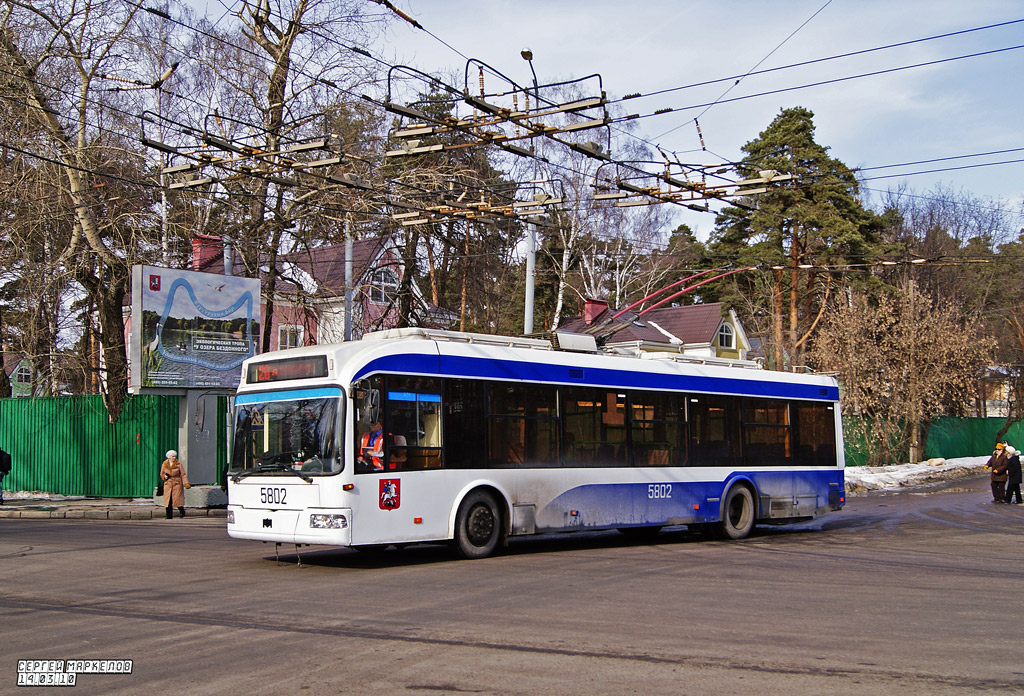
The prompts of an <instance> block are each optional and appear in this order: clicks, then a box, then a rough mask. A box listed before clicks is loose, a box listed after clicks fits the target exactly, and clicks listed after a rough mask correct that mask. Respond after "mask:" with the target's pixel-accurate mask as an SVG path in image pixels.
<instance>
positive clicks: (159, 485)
mask: <svg viewBox="0 0 1024 696" xmlns="http://www.w3.org/2000/svg"><path fill="white" fill-rule="evenodd" d="M156 494H157V495H163V494H164V480H163V479H162V478H161V479H160V480H159V481H157V484H156Z"/></svg>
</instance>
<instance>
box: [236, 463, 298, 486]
mask: <svg viewBox="0 0 1024 696" xmlns="http://www.w3.org/2000/svg"><path fill="white" fill-rule="evenodd" d="M270 471H274V472H279V473H283V474H291V475H292V476H298V477H299V478H301V479H302V480H303V481H305V482H306V483H313V477H312V476H310V475H309V474H304V473H302V472H301V471H296V470H295V469H293V468H292V467H291V465H289V464H284V463H281V462H273V463H269V464H257V465H256V468H255V469H246V470H245V471H240V472H238V473H237V474H235V475H234V476H232V477H231V481H232V482H233V483H238V482H239V481H240V480H242V479H244V478H246V477H248V476H253V475H255V474H263V473H267V472H270Z"/></svg>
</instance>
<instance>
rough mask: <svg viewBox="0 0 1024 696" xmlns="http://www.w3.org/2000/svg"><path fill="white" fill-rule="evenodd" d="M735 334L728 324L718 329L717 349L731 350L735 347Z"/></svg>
mask: <svg viewBox="0 0 1024 696" xmlns="http://www.w3.org/2000/svg"><path fill="white" fill-rule="evenodd" d="M735 343H736V334H735V332H734V331H733V329H732V327H731V326H730V325H729V324H726V323H723V324H722V325H721V326H720V327H718V347H719V348H727V349H732V348H735V347H736V345H735Z"/></svg>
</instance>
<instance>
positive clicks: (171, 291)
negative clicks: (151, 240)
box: [131, 266, 260, 392]
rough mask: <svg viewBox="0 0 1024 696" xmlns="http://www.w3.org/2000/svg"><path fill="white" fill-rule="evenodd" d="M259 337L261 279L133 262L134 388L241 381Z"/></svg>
mask: <svg viewBox="0 0 1024 696" xmlns="http://www.w3.org/2000/svg"><path fill="white" fill-rule="evenodd" d="M259 340H260V281H259V279H257V278H241V277H238V276H225V275H219V274H216V273H197V272H195V271H178V270H172V269H168V268H160V267H158V266H134V267H133V268H132V341H131V357H132V360H131V363H132V365H131V372H132V390H133V391H135V392H138V391H139V390H140V388H145V387H150V388H161V387H162V388H194V387H209V388H225V389H234V388H236V387H237V386H238V382H239V377H240V375H241V365H242V361H243V360H245V359H246V358H248V357H250V356H252V355H255V354H256V349H257V346H258V345H259Z"/></svg>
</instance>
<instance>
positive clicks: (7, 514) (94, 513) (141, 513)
mask: <svg viewBox="0 0 1024 696" xmlns="http://www.w3.org/2000/svg"><path fill="white" fill-rule="evenodd" d="M189 517H200V518H203V517H227V510H226V509H223V508H209V509H207V508H187V509H186V517H185V519H188V518H189ZM0 519H67V520H76V519H77V520H81V519H86V520H156V519H160V520H166V519H167V517H166V510H165V509H164V508H162V507H158V508H146V507H144V508H141V509H138V510H123V509H122V510H117V509H96V508H55V507H51V506H43V507H37V508H19V509H4V508H2V507H0ZM174 519H175V520H177V519H179V517H178V515H177V512H175V515H174Z"/></svg>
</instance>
